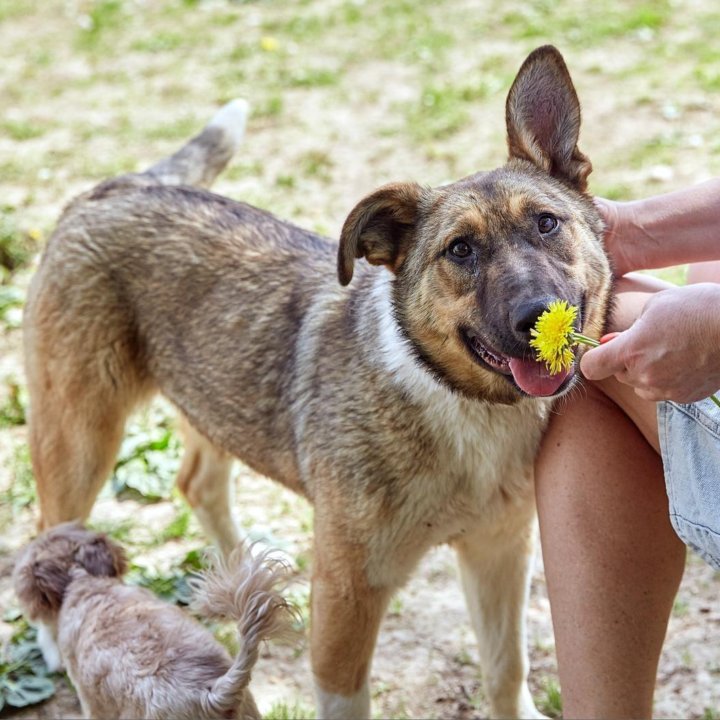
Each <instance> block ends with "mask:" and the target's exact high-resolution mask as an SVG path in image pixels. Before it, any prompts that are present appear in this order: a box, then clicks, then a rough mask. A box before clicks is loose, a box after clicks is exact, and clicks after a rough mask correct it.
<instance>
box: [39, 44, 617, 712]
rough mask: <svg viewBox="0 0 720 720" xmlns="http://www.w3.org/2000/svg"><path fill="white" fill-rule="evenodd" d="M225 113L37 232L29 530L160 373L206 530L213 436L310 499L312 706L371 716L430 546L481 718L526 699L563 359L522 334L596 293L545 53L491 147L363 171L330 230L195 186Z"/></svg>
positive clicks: (520, 707)
mask: <svg viewBox="0 0 720 720" xmlns="http://www.w3.org/2000/svg"><path fill="white" fill-rule="evenodd" d="M223 113H224V114H223ZM239 115H242V113H239ZM221 116H222V117H220V118H219V119H217V118H216V119H215V120H214V121H213V122H212V123H211V124H210V126H208V128H206V130H205V131H203V133H201V134H200V135H199V136H198V137H197V138H195V139H194V140H192V141H191V142H190V143H189V145H187V146H186V147H185V148H184V149H183V150H181V151H180V152H179V153H178V154H177V155H176V156H174V157H173V158H169V159H168V160H165V161H163V162H162V163H160V164H159V165H157V166H155V167H153V168H151V169H150V170H148V171H147V172H145V173H142V174H137V175H126V176H124V177H121V178H118V179H115V180H110V181H107V182H105V183H103V184H101V185H99V186H98V187H96V188H95V189H94V190H92V191H90V192H89V193H87V194H85V195H83V196H82V197H80V198H78V199H77V200H75V201H74V202H73V203H71V204H70V206H69V207H68V208H67V209H66V210H65V213H64V214H63V216H62V218H61V219H60V222H59V225H58V228H57V230H56V231H55V233H54V235H53V236H52V238H51V239H50V241H49V244H48V247H47V249H46V251H45V255H44V257H43V259H42V262H41V265H40V268H39V270H38V273H37V275H36V276H35V278H34V280H33V283H32V287H31V290H30V294H29V299H28V303H27V305H26V310H25V340H26V358H27V374H28V381H29V389H30V396H31V416H30V442H31V451H32V460H33V466H34V469H35V473H36V476H37V481H38V490H39V496H40V504H41V511H42V523H43V525H44V526H45V527H48V526H51V525H53V524H55V523H58V522H62V521H64V520H68V519H73V518H75V517H83V516H85V515H87V513H88V512H89V511H90V509H91V507H92V503H93V501H94V498H95V496H96V494H97V492H98V490H99V488H100V487H101V485H102V483H103V481H104V479H105V477H106V476H107V474H108V472H109V470H110V468H111V467H112V464H113V459H114V456H115V453H116V451H117V448H118V444H119V442H120V439H121V437H122V433H123V427H124V423H125V420H126V418H127V416H128V413H129V412H130V411H131V410H133V408H135V407H136V406H137V405H138V404H139V403H140V402H142V401H144V400H146V399H147V398H148V397H149V396H150V395H151V394H152V393H154V392H157V391H160V392H162V393H164V394H165V395H166V396H167V397H168V398H169V399H170V400H171V401H172V402H173V403H174V404H175V405H176V406H177V407H178V408H179V410H180V411H181V413H182V414H183V416H184V418H185V421H184V422H185V430H186V433H185V436H186V455H185V459H184V461H183V466H182V469H181V472H180V476H179V479H178V482H179V485H180V487H181V489H182V490H183V491H184V492H185V494H186V496H187V497H188V499H189V501H190V503H191V504H192V505H193V506H194V508H195V509H196V511H197V512H198V514H199V517H200V519H201V520H202V521H203V522H204V525H205V527H206V529H207V530H208V532H210V533H211V534H213V535H214V537H215V538H216V539H217V540H218V541H219V543H220V545H221V546H222V547H223V548H228V547H231V546H232V545H233V543H234V542H235V540H236V534H235V530H234V526H233V523H232V520H231V515H230V510H229V506H228V505H229V504H228V476H229V470H230V462H231V458H232V456H236V457H239V458H240V459H242V460H243V461H244V462H245V463H247V464H248V465H250V466H251V467H253V468H255V469H256V470H257V471H259V472H261V473H263V474H265V475H267V476H269V477H271V478H274V479H276V480H278V481H280V482H282V483H284V484H285V485H286V486H288V487H290V488H293V489H295V490H297V491H298V492H301V493H303V494H304V495H306V496H307V497H308V498H310V499H311V500H312V501H313V502H314V505H315V551H314V567H313V593H312V616H313V621H312V636H311V646H312V662H313V670H314V674H315V679H316V685H317V696H318V702H319V710H318V713H319V717H323V718H328V717H335V716H337V717H341V716H344V717H354V718H358V717H363V716H367V715H368V713H369V689H368V675H369V668H370V663H371V659H372V653H373V648H374V645H375V639H376V635H377V632H378V628H379V625H380V622H381V619H382V616H383V613H384V611H385V608H386V606H387V603H388V601H389V599H390V597H391V596H392V594H393V592H394V591H395V590H396V589H397V588H398V587H399V586H400V585H402V584H403V583H404V582H405V580H406V579H407V577H408V576H409V574H410V572H411V571H412V570H413V568H414V567H415V565H416V563H417V562H418V561H419V559H420V558H421V557H422V555H423V554H424V553H425V552H426V550H427V549H428V548H430V547H431V546H433V545H435V544H437V543H443V542H449V543H451V544H452V545H453V546H454V547H455V549H456V550H457V553H458V557H459V561H460V568H461V575H462V582H463V587H464V590H465V593H466V596H467V600H468V606H469V609H470V613H471V615H472V621H473V625H474V628H475V630H476V632H477V634H478V636H479V641H480V657H481V662H482V667H483V672H484V676H485V684H486V693H487V696H488V699H489V701H490V705H491V711H492V713H493V714H494V715H504V716H512V717H530V716H532V715H534V714H535V713H536V710H535V707H534V705H533V702H532V699H531V697H530V693H529V691H528V688H527V684H526V675H527V669H528V663H527V656H526V650H525V630H524V609H525V605H526V600H527V592H528V577H529V575H528V568H529V564H530V559H531V548H532V536H533V531H532V521H533V516H534V501H533V483H532V465H533V458H534V455H535V451H536V448H537V446H538V442H539V440H540V436H541V433H542V431H543V428H544V426H545V423H546V420H547V417H548V413H549V411H550V408H551V405H552V398H551V397H549V396H551V395H559V394H561V393H563V392H565V391H567V390H568V389H569V388H571V387H572V386H573V385H574V384H575V383H576V376H575V372H574V368H573V370H571V372H570V373H569V374H568V375H567V376H563V377H562V378H560V379H557V378H555V379H553V378H549V376H548V374H547V371H546V370H545V369H544V368H543V367H542V366H541V365H540V364H539V363H536V362H534V360H533V358H534V352H533V351H532V350H531V348H530V346H529V344H528V343H529V340H530V329H531V328H532V326H533V324H534V322H535V320H536V318H537V317H538V315H539V313H541V312H542V311H543V310H544V309H545V307H546V306H547V303H548V301H550V300H553V299H557V298H560V299H564V300H567V301H568V302H570V303H571V304H573V305H576V306H578V307H579V308H580V310H581V312H580V315H579V318H578V330H582V332H584V333H587V334H589V335H595V336H598V335H599V334H600V333H601V332H602V329H603V326H604V322H605V314H606V310H607V306H608V297H609V292H610V272H609V268H608V263H607V260H606V257H605V254H604V252H603V248H602V243H601V234H602V224H601V220H600V218H599V216H598V214H597V212H596V210H595V208H594V206H593V204H592V201H591V198H590V197H589V195H588V194H587V176H588V174H589V173H590V170H591V165H590V162H589V161H588V159H587V158H586V157H585V156H584V155H583V154H582V153H581V152H580V150H579V149H578V147H577V141H578V134H579V127H580V107H579V104H578V100H577V96H576V94H575V90H574V88H573V85H572V82H571V80H570V76H569V74H568V71H567V69H566V67H565V64H564V62H563V59H562V57H561V56H560V54H559V53H558V51H557V50H555V49H554V48H552V47H544V48H540V49H538V50H537V51H535V52H534V53H532V54H531V55H530V57H529V58H528V59H527V60H526V61H525V63H524V64H523V66H522V67H521V69H520V71H519V73H518V76H517V78H516V80H515V82H514V84H513V86H512V88H511V90H510V94H509V96H508V100H507V107H506V121H507V130H508V146H509V150H510V157H509V160H508V162H507V164H506V165H504V166H503V167H501V168H499V169H496V170H493V171H491V172H486V173H478V174H476V175H473V176H471V177H468V178H465V179H463V180H460V181H459V182H456V183H453V184H451V185H446V186H443V187H439V188H427V187H421V186H420V185H417V184H414V183H395V184H391V185H387V186H385V187H383V188H380V189H379V190H377V191H376V192H374V193H372V194H370V195H369V196H368V197H366V198H365V199H364V200H362V201H361V202H360V203H359V204H358V205H357V207H356V208H355V209H354V210H353V211H352V212H351V213H350V215H349V217H348V219H347V221H346V222H345V225H344V227H343V230H342V234H341V237H340V244H339V246H338V244H337V243H335V242H333V241H331V240H327V239H324V238H321V237H318V236H316V235H313V234H312V233H310V232H307V231H305V230H301V229H299V228H297V227H294V226H293V225H290V224H288V223H286V222H283V221H281V220H278V219H276V218H275V217H273V216H272V215H270V214H269V213H267V212H264V211H261V210H258V209H256V208H253V207H250V206H248V205H245V204H242V203H237V202H232V201H230V200H227V199H225V198H223V197H219V196H217V195H213V194H211V193H209V192H206V191H203V190H200V189H197V188H195V187H191V186H190V185H191V184H192V183H195V184H203V183H205V184H206V183H207V182H209V180H210V179H211V177H212V176H213V175H214V173H215V172H218V171H219V170H220V169H221V167H222V164H223V162H224V160H225V159H226V158H227V156H228V155H229V153H228V152H227V149H228V148H230V147H232V146H233V145H234V143H235V142H236V140H237V137H236V136H235V137H231V133H230V125H231V122H230V120H233V118H234V117H235V116H238V112H237V107H235V110H233V108H232V107H231V108H230V109H226V110H223V111H221ZM239 119H240V120H244V116H243V117H239ZM240 124H242V123H240ZM172 183H183V184H182V185H175V184H172ZM358 258H364V259H365V260H366V261H367V262H364V261H363V262H360V263H357V264H356V263H355V261H356V260H357V259H358ZM373 266H377V267H373ZM336 270H337V272H338V274H339V278H340V284H338V283H337V280H336V279H334V277H333V276H334V274H335V271H336ZM351 279H352V282H350V281H351ZM521 387H524V388H525V390H527V392H524V391H523V390H522V389H521ZM531 395H535V396H537V395H545V396H548V397H531Z"/></svg>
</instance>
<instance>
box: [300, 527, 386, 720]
mask: <svg viewBox="0 0 720 720" xmlns="http://www.w3.org/2000/svg"><path fill="white" fill-rule="evenodd" d="M319 525H320V524H319V523H318V522H317V516H316V528H315V530H316V534H315V557H314V570H313V583H312V619H311V632H310V642H311V655H312V666H313V673H314V676H315V695H316V699H317V717H318V718H321V720H331V719H333V720H334V719H337V720H340V719H341V718H347V719H348V720H350V719H352V720H362V718H369V717H370V688H369V684H368V683H369V674H370V664H371V661H372V654H373V651H374V649H375V640H376V638H377V633H378V629H379V627H380V622H381V620H382V617H383V614H384V612H385V609H386V607H387V604H388V601H389V599H390V596H391V594H392V589H390V588H382V587H381V588H378V587H372V586H371V585H370V583H369V582H368V580H367V569H366V554H365V552H364V548H362V547H360V546H358V545H357V544H353V543H350V542H347V541H344V540H343V539H339V538H338V536H337V533H336V532H328V533H323V532H322V531H320V532H318V530H319Z"/></svg>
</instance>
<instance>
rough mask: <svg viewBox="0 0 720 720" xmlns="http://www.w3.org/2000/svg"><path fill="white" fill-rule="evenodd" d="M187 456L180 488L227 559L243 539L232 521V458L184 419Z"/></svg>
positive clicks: (178, 481)
mask: <svg viewBox="0 0 720 720" xmlns="http://www.w3.org/2000/svg"><path fill="white" fill-rule="evenodd" d="M180 427H181V432H182V436H183V440H184V445H185V448H184V454H183V460H182V465H181V466H180V472H179V473H178V477H177V485H178V488H179V489H180V491H181V492H182V494H183V495H184V496H185V497H186V498H187V501H188V503H189V504H190V507H192V509H193V511H194V512H195V515H196V516H197V518H198V520H199V521H200V524H201V525H202V526H203V530H205V532H206V534H207V536H208V537H209V538H210V539H211V540H212V541H213V542H214V543H216V544H217V546H218V547H219V548H220V550H221V551H222V552H223V554H224V555H225V556H227V555H229V554H230V552H231V551H232V549H233V548H234V547H235V545H236V544H237V542H238V540H239V538H240V535H239V533H238V529H237V526H236V525H235V521H234V520H233V517H232V512H231V507H232V486H231V484H230V470H231V469H232V457H231V456H230V455H228V453H226V452H225V451H224V450H221V449H220V448H218V447H216V446H215V445H213V444H212V443H211V442H210V441H209V440H208V439H207V438H206V437H204V436H203V435H201V434H200V433H199V432H197V430H195V429H194V428H193V427H192V426H191V425H190V423H188V421H187V420H186V419H185V418H184V417H182V419H181V421H180Z"/></svg>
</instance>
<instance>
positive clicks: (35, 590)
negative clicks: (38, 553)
mask: <svg viewBox="0 0 720 720" xmlns="http://www.w3.org/2000/svg"><path fill="white" fill-rule="evenodd" d="M69 570H70V568H69V565H68V562H67V558H65V557H59V558H46V559H43V560H32V559H29V560H25V561H22V562H19V564H18V566H17V568H16V571H15V576H14V586H15V594H16V595H17V597H18V600H19V601H20V603H21V605H22V606H23V612H24V613H25V614H26V615H27V616H28V617H29V618H30V619H31V620H52V619H53V618H54V617H56V616H57V613H58V612H59V610H60V606H61V605H62V601H63V597H64V596H65V590H66V589H67V586H68V584H69V582H70V573H69Z"/></svg>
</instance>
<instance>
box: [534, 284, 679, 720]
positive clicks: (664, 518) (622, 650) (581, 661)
mask: <svg viewBox="0 0 720 720" xmlns="http://www.w3.org/2000/svg"><path fill="white" fill-rule="evenodd" d="M642 283H644V281H641V282H640V283H636V282H635V281H633V280H630V281H628V282H623V283H622V284H621V286H620V291H621V293H620V297H619V301H618V312H617V313H616V315H615V324H616V329H622V328H623V327H627V325H628V324H629V322H631V320H632V317H633V316H635V317H636V316H637V315H636V313H637V312H638V311H639V308H640V307H642V304H643V302H644V299H645V300H646V299H647V295H646V296H645V298H644V299H643V296H642V294H641V292H642V290H643V289H644V287H643V284H642ZM652 284H653V287H652V288H650V287H647V289H649V290H650V291H652V290H655V289H658V288H657V287H656V284H655V283H652ZM625 293H626V294H625ZM657 447H658V439H657V421H656V418H655V404H654V403H648V402H645V401H643V400H640V399H639V398H638V397H637V396H636V395H635V393H634V392H633V391H632V389H630V388H628V387H626V386H622V385H620V384H619V383H617V382H615V381H614V380H611V381H607V382H604V383H601V384H598V385H591V386H588V387H587V392H586V393H585V394H583V395H582V396H576V397H575V398H574V399H572V400H570V402H568V403H567V405H565V406H562V405H561V406H560V407H559V408H558V412H557V414H556V415H555V416H554V417H553V420H552V422H551V424H550V427H549V428H548V431H547V433H546V435H545V438H544V440H543V446H542V448H541V451H540V454H539V456H538V460H537V465H536V490H537V502H538V512H539V517H540V535H541V540H542V547H543V555H544V559H545V572H546V577H547V583H548V592H549V596H550V602H551V608H552V615H553V625H554V628H555V637H556V644H557V656H558V666H559V671H560V682H561V685H562V689H563V704H564V716H565V717H568V718H571V717H583V718H613V717H624V718H626V717H633V718H643V717H650V716H651V712H652V698H653V690H654V686H655V676H656V673H657V665H658V660H659V657H660V652H661V649H662V643H663V640H664V637H665V632H666V629H667V622H668V618H669V616H670V611H671V609H672V602H673V598H674V596H675V593H676V592H677V588H678V585H679V583H680V579H681V577H682V572H683V567H684V561H685V547H684V545H683V544H682V543H681V542H680V540H679V539H678V538H677V536H676V535H675V533H674V531H673V529H672V527H671V525H670V520H669V517H668V501H667V496H666V493H665V484H664V479H663V471H662V463H661V460H660V458H659V456H658V453H657Z"/></svg>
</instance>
